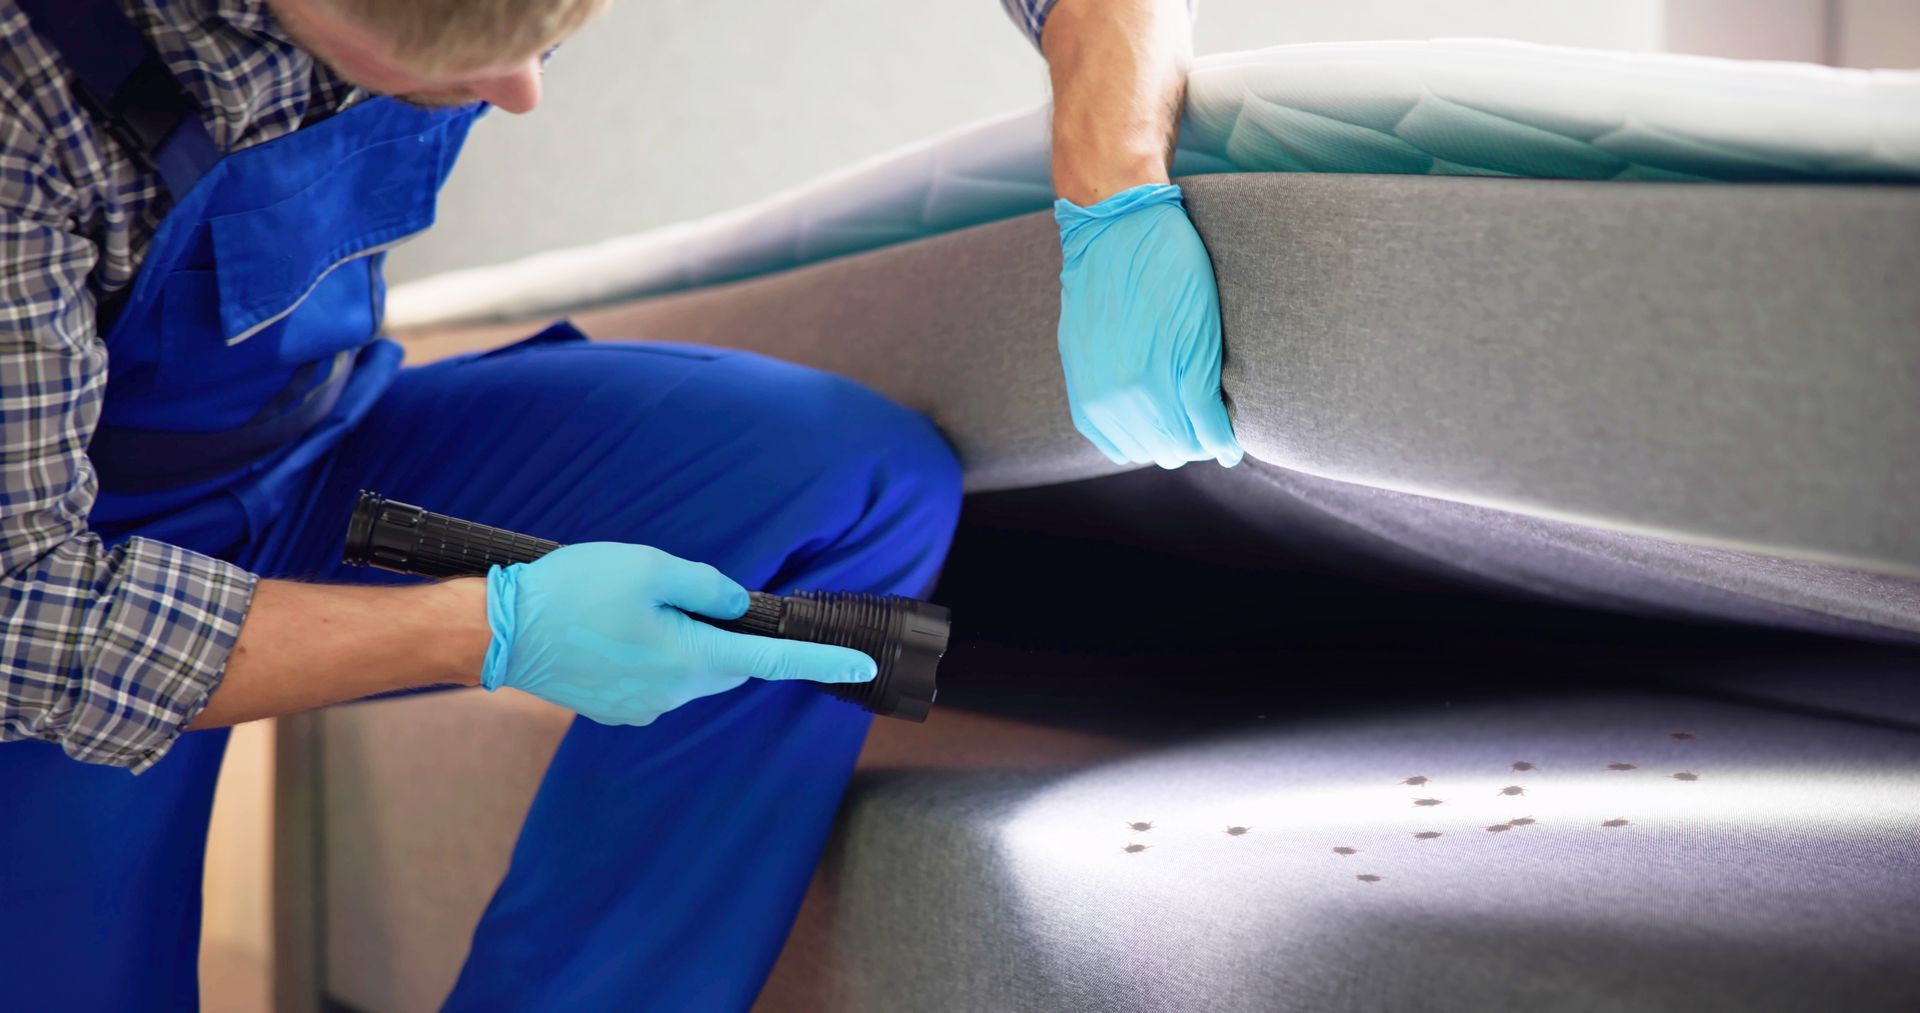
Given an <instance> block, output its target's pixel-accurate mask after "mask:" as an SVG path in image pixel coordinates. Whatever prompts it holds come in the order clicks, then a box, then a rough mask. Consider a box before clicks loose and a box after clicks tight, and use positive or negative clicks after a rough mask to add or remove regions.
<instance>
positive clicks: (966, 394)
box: [390, 42, 1920, 638]
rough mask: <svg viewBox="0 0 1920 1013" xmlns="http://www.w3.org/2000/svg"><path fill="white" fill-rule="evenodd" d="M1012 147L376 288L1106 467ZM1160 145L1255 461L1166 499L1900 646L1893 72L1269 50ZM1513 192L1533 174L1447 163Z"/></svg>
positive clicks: (1902, 97) (1903, 265) (1443, 50)
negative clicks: (709, 353) (1070, 377)
mask: <svg viewBox="0 0 1920 1013" xmlns="http://www.w3.org/2000/svg"><path fill="white" fill-rule="evenodd" d="M1044 134H1045V123H1044V119H1043V112H1042V111H1038V110H1036V111H1034V112H1032V113H1029V114H1024V115H1022V116H1019V117H1013V118H1008V119H1002V120H998V121H994V122H991V123H987V124H984V125H981V126H979V127H975V128H971V129H968V130H965V131H961V132H958V133H955V134H952V135H949V136H947V137H945V138H941V139H938V140H936V141H933V142H930V143H928V144H925V145H922V146H919V147H916V148H913V149H910V150H908V151H905V152H901V153H898V154H896V155H892V156H886V157H883V158H880V159H876V160H874V161H871V162H868V163H866V164H864V165H861V166H857V167H854V168H852V169H849V170H847V171H845V172H843V173H840V174H838V175H836V176H833V177H829V178H827V179H823V180H820V181H817V182H815V183H812V184H808V185H807V186H803V187H801V188H798V189H796V190H794V191H792V192H790V193H788V194H785V195H782V196H778V197H775V198H772V199H770V200H768V201H765V202H762V203H761V204H759V205H756V206H754V207H750V208H747V209H744V210H742V211H739V212H736V213H734V214H730V215H724V216H720V217H718V218H714V219H709V220H707V221H705V222H699V223H693V224H689V225H684V226H676V227H674V228H670V229H664V230H660V231H657V232H653V233H648V234H646V235H643V236H639V237H632V238H625V239H618V240H613V241H610V242H607V243H602V244H598V245H595V246H591V247H584V248H579V249H575V250H566V251H558V252H554V253H548V254H543V255H541V256H537V257H533V258H529V259H528V260H525V261H521V262H518V263H515V264H509V265H505V266H501V267H491V268H483V269H479V270H474V271H464V272H457V273H455V274H451V275H446V276H443V277H441V278H438V279H430V280H427V281H424V282H420V283H416V284H413V285H408V286H403V287H401V288H398V289H396V290H395V292H394V295H393V299H392V302H391V317H390V318H391V320H392V321H393V323H394V324H395V325H396V326H414V327H418V326H421V325H429V324H449V323H454V322H458V321H474V320H488V319H514V318H527V319H537V318H540V317H542V316H546V315H552V314H557V313H561V312H569V313H575V314H576V321H577V322H578V323H579V324H580V325H581V326H582V327H584V328H585V329H586V330H587V331H588V332H589V333H592V334H595V335H597V336H602V337H645V338H651V339H660V340H676V341H690V342H698V343H709V344H717V345H725V346H732V347H741V348H748V349H752V350H756V351H761V352H764V353H767V354H771V355H774V356H777V357H780V358H785V359H790V360H793V361H799V362H803V363H806V364H809V365H813V366H818V367H821V368H824V369H828V370H831V371H833V372H837V373H841V374H844V375H848V376H851V377H853V378H855V379H857V380H860V381H862V382H864V383H867V384H868V385H870V386H873V387H875V388H876V389H879V390H881V391H883V392H885V393H887V394H888V395H889V396H891V397H893V398H894V399H895V400H898V401H900V402H902V403H904V404H906V405H908V406H910V407H913V408H916V409H919V410H921V411H925V412H927V413H928V414H929V415H931V416H932V417H933V419H934V420H935V422H936V423H938V424H939V425H940V427H941V429H942V430H943V432H945V433H946V434H947V436H948V437H949V439H950V440H952V442H953V443H954V444H955V446H956V447H957V449H958V450H959V451H960V455H961V458H962V460H963V461H964V462H965V463H966V465H967V468H968V483H969V486H970V487H971V488H974V489H993V488H1007V487H1016V486H1026V485H1039V484H1050V483H1056V482H1062V481H1068V480H1073V479H1078V478H1087V477H1092V476H1096V475H1101V474H1107V473H1110V472H1112V471H1113V470H1115V466H1114V465H1112V464H1111V463H1109V462H1108V461H1107V460H1106V459H1105V458H1104V457H1103V456H1102V455H1100V454H1099V453H1098V452H1097V451H1095V450H1094V449H1093V448H1092V447H1091V446H1090V445H1088V444H1087V443H1086V442H1085V441H1084V440H1083V439H1082V438H1081V437H1080V436H1079V434H1078V433H1076V432H1075V431H1074V428H1073V426H1072V424H1071V422H1070V420H1069V418H1068V414H1067V409H1066V399H1065V397H1064V389H1063V381H1062V378H1061V374H1060V365H1059V360H1058V357H1057V353H1056V350H1055V336H1054V326H1055V320H1056V314H1057V312H1058V308H1059V298H1060V294H1059V289H1058V287H1057V285H1056V284H1055V283H1054V280H1053V278H1054V275H1055V273H1056V269H1057V266H1058V263H1059V261H1058V257H1059V248H1058V242H1057V237H1056V236H1055V234H1054V228H1053V223H1052V221H1051V219H1050V216H1047V215H1046V214H1045V213H1044V212H1042V211H1041V210H1040V209H1042V208H1044V207H1046V205H1047V200H1048V197H1049V191H1048V187H1047V185H1046V175H1045V173H1046V152H1045V143H1044ZM1182 145H1183V147H1182V150H1181V155H1180V157H1179V160H1178V162H1177V164H1176V170H1185V171H1197V170H1234V172H1232V173H1231V174H1226V175H1214V176H1206V177H1194V178H1189V179H1187V180H1185V186H1184V188H1185V190H1186V193H1187V198H1188V201H1187V202H1188V207H1189V210H1190V211H1191V213H1192V217H1193V220H1194V223H1195V225H1196V226H1197V227H1198V229H1199V231H1200V233H1201V235H1202V237H1203V238H1204V239H1205V240H1206V243H1207V247H1208V251H1209V253H1210V255H1211V257H1212V259H1213V262H1214V269H1215V273H1216V275H1217V277H1218V281H1219V289H1220V296H1221V312H1222V322H1223V327H1224V333H1225V339H1226V351H1227V358H1226V363H1225V368H1224V373H1223V379H1224V384H1225V390H1226V394H1227V397H1228V400H1229V403H1230V405H1231V406H1232V409H1233V418H1234V428H1235V432H1236V435H1237V436H1238V437H1239V439H1240V441H1241V443H1242V445H1243V446H1244V447H1245V448H1246V450H1247V454H1248V459H1249V466H1247V467H1245V468H1241V469H1235V470H1234V472H1232V473H1228V474H1224V475H1216V474H1213V472H1212V471H1211V470H1210V469H1194V468H1189V469H1187V473H1190V474H1187V473H1183V475H1184V476H1185V480H1187V481H1194V482H1200V483H1203V484H1204V485H1205V486H1206V487H1207V488H1209V489H1210V490H1211V491H1213V492H1215V493H1216V494H1217V495H1219V496H1220V497H1222V498H1223V499H1225V500H1226V501H1228V502H1230V503H1232V504H1234V506H1235V508H1236V509H1238V510H1242V511H1245V512H1251V513H1253V514H1257V515H1264V516H1267V517H1273V518H1281V517H1284V518H1287V519H1288V522H1289V523H1310V524H1313V525H1315V526H1316V527H1318V528H1321V529H1323V530H1324V533H1325V534H1326V535H1327V536H1328V537H1330V538H1337V539H1343V540H1348V541H1357V542H1363V543H1367V544H1370V545H1374V546H1376V547H1378V548H1380V549H1381V550H1382V551H1387V552H1393V553H1399V554H1407V555H1411V556H1412V557H1414V558H1416V559H1417V560H1418V561H1420V562H1421V563H1423V564H1424V565H1429V566H1437V567H1439V568H1442V569H1449V570H1453V571H1455V572H1462V571H1464V572H1465V573H1468V574H1471V575H1475V576H1478V577H1482V578H1486V579H1490V580H1493V581H1495V582H1498V583H1501V584H1504V585H1508V586H1520V587H1525V588H1529V589H1533V590H1537V591H1542V592H1546V593H1550V594H1553V595H1556V596H1560V597H1566V598H1572V599H1575V600H1579V601H1584V602H1589V603H1596V604H1604V605H1612V606H1619V607H1634V608H1655V609H1659V610H1674V609H1678V610H1680V611H1684V612H1690V613H1694V614H1708V615H1715V616H1722V617H1731V618H1738V619H1742V620H1746V621H1755V622H1763V623H1768V624H1776V625H1789V626H1796V627H1802V628H1816V629H1823V630H1834V631H1843V632H1849V633H1856V634H1867V635H1875V636H1888V635H1891V636H1897V637H1900V638H1910V637H1913V636H1915V635H1917V634H1920V580H1917V579H1916V578H1917V577H1920V412H1917V411H1915V410H1914V406H1915V405H1920V335H1916V330H1917V328H1916V323H1915V322H1916V321H1920V289H1917V288H1916V287H1915V286H1913V285H1912V284H1911V283H1910V275H1911V269H1910V265H1911V264H1913V263H1915V262H1920V186H1916V185H1915V182H1916V181H1920V73H1911V72H1885V71H1874V72H1868V71H1852V70H1836V69H1832V68H1822V67H1811V66H1800V65H1785V64H1754V63H1740V62H1734V61H1725V60H1710V59H1701V58H1692V57H1674V56H1643V55H1624V54H1613V53H1594V52H1585V51H1579V50H1570V49H1560V48H1552V47H1542V46H1530V45H1520V44H1513V43H1490V42H1437V43H1376V44H1361V45H1356V44H1340V45H1318V46H1291V47H1281V48H1278V49H1271V50H1265V51H1261V52H1258V53H1248V54H1239V55H1232V56H1223V57H1214V58H1210V59H1207V60H1203V61H1201V63H1200V65H1199V67H1198V68H1197V69H1196V71H1195V72H1194V75H1193V77H1192V81H1191V84H1190V94H1189V108H1188V115H1187V122H1186V126H1185V129H1184V133H1183V137H1182ZM1240 170H1285V171H1270V172H1253V171H1240ZM1301 170H1311V171H1301ZM1516 174H1518V175H1532V176H1552V177H1556V178H1553V179H1497V178H1496V179H1489V178H1471V177H1475V176H1479V177H1484V176H1499V175H1516ZM1675 180H1693V181H1695V182H1676V181H1675ZM1699 180H1716V181H1719V182H1711V183H1702V182H1697V181H1699ZM1623 181H1630V182H1623ZM1024 212H1032V213H1031V214H1024V215H1023V213H1024ZM1009 215H1015V216H1020V217H1015V218H1013V219H1011V220H1006V221H1000V222H994V223H992V224H988V225H985V226H982V227H976V228H962V227H963V226H971V225H975V224H976V223H981V222H987V221H988V220H990V219H997V218H1006V217H1007V216H1009ZM956 229H957V230H960V231H957V232H956V231H951V230H956ZM931 233H948V234H940V235H931ZM844 254H854V255H851V256H842V255H844ZM816 261H824V262H816ZM796 265H797V266H796ZM727 279H745V280H740V281H731V282H726V283H725V284H721V282H725V281H726V280H727ZM677 290H684V291H677ZM646 293H665V294H656V295H651V296H649V297H647V298H644V299H641V300H640V301H638V302H634V303H630V304H627V305H624V306H619V307H612V306H608V307H607V308H603V309H599V310H591V311H586V312H582V311H583V310H586V309H587V308H588V307H592V306H598V305H601V304H610V303H612V302H614V301H616V300H620V299H626V298H629V297H632V296H636V295H642V294H646ZM985 293H990V294H991V296H990V297H987V296H983V294H985Z"/></svg>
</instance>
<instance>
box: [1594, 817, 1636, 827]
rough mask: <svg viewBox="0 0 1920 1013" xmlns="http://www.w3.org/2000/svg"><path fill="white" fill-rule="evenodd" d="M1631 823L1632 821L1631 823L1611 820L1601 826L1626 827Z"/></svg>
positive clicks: (1622, 820)
mask: <svg viewBox="0 0 1920 1013" xmlns="http://www.w3.org/2000/svg"><path fill="white" fill-rule="evenodd" d="M1629 822H1631V821H1629V820H1624V819H1611V820H1608V821H1606V822H1605V823H1602V824H1600V825H1601V826H1603V827H1624V826H1626V825H1627V824H1628V823H1629Z"/></svg>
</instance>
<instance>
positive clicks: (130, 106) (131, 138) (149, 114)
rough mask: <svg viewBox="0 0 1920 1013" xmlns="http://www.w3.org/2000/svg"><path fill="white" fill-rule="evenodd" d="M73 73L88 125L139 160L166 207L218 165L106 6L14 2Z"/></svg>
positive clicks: (140, 42) (171, 86) (117, 13)
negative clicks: (162, 189)
mask: <svg viewBox="0 0 1920 1013" xmlns="http://www.w3.org/2000/svg"><path fill="white" fill-rule="evenodd" d="M16 2H18V3H19V5H20V9H21V10H23V11H25V12H26V15H27V20H29V21H31V22H32V23H33V30H34V31H35V32H37V33H38V34H39V35H40V38H41V39H43V40H45V41H46V42H48V43H50V44H51V45H52V46H53V47H54V48H55V49H58V50H59V51H60V55H61V56H62V57H64V58H65V59H66V61H67V66H68V68H70V69H71V70H72V71H73V78H74V81H73V86H74V92H75V94H76V95H77V97H78V98H79V99H80V101H81V103H82V104H83V105H85V106H86V107H87V110H88V112H90V113H91V114H92V115H93V117H94V120H95V122H96V123H98V124H99V125H100V126H101V127H102V128H104V129H106V130H107V131H108V132H109V133H111V134H113V136H114V137H115V138H116V139H118V140H119V141H120V143H121V144H124V145H126V147H127V148H128V150H130V151H132V152H133V153H134V154H135V155H136V156H138V157H140V158H143V159H145V160H146V162H147V163H148V164H149V165H151V166H152V167H153V169H154V171H155V172H157V173H159V174H160V178H161V179H162V180H163V181H165V183H166V184H167V189H168V190H169V191H170V192H171V193H172V194H173V198H174V200H176V201H177V200H179V199H180V198H182V197H184V196H186V193H187V191H188V190H191V189H193V184H194V183H196V182H198V181H199V179H200V177H201V176H204V175H206V172H207V170H208V169H211V168H213V164H214V163H215V162H218V161H219V160H220V151H219V149H217V148H215V147H214V145H213V138H212V137H209V136H208V135H207V127H206V124H205V123H203V122H202V121H201V119H200V104H199V103H198V102H195V101H194V100H193V96H191V95H188V94H187V92H186V89H184V88H182V87H181V86H180V82H178V81H176V80H174V77H173V72H172V71H170V70H168V69H167V65H166V63H165V62H164V61H162V60H161V59H160V57H159V56H158V55H156V54H155V53H154V52H153V51H152V49H150V48H149V47H148V46H147V42H146V39H145V38H144V37H142V36H141V34H140V31H139V29H137V28H135V27H134V25H133V23H132V22H131V21H129V20H127V16H126V14H125V13H123V12H122V11H121V10H120V5H119V4H117V3H115V2H114V0H16Z"/></svg>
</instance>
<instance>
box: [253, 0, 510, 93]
mask: <svg viewBox="0 0 1920 1013" xmlns="http://www.w3.org/2000/svg"><path fill="white" fill-rule="evenodd" d="M267 6H268V7H270V8H272V10H273V13H274V16H275V17H276V18H278V19H279V21H280V25H281V27H282V28H284V29H286V32H287V35H288V36H289V37H291V38H292V39H293V40H294V41H295V42H296V43H299V45H300V48H302V49H304V50H306V51H307V52H308V53H310V54H312V55H313V56H314V58H315V59H318V60H319V61H320V62H322V63H324V64H326V65H327V66H329V67H331V68H333V70H334V72H335V73H337V74H339V75H340V76H341V77H343V78H345V79H347V80H348V81H351V82H352V83H354V84H355V85H358V86H359V87H362V88H365V89H367V90H368V91H372V92H378V93H379V94H382V95H393V96H395V97H397V98H400V99H404V100H405V101H408V102H412V103H414V104H415V105H424V106H454V105H466V104H467V103H469V102H489V103H492V104H493V106H494V107H495V108H498V109H502V110H505V111H507V112H510V113H524V112H531V111H532V110H533V107H534V106H536V105H539V104H540V56H539V54H533V55H530V56H528V57H527V58H526V59H524V60H520V61H518V62H515V63H510V64H503V65H501V66H498V67H486V68H481V69H479V70H475V71H463V72H460V73H449V74H440V75H434V76H427V75H423V74H421V73H420V72H418V71H414V70H411V69H409V68H408V67H407V65H406V64H405V63H403V62H402V61H400V60H399V59H397V58H396V57H395V56H394V55H393V49H392V46H390V45H389V44H388V43H387V41H386V40H385V39H382V38H380V37H379V36H378V35H375V34H374V33H373V32H371V31H369V30H367V29H365V28H363V27H361V26H360V25H358V24H355V23H353V22H351V21H348V20H346V19H345V18H342V17H340V16H339V15H337V14H334V13H332V12H331V11H328V10H326V9H325V8H323V7H321V6H319V5H318V4H315V3H314V2H313V0H268V3H267Z"/></svg>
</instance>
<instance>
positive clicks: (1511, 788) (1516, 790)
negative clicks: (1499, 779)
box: [1494, 784, 1527, 795]
mask: <svg viewBox="0 0 1920 1013" xmlns="http://www.w3.org/2000/svg"><path fill="white" fill-rule="evenodd" d="M1526 793H1527V789H1525V788H1522V787H1520V786H1519V785H1517V784H1510V785H1507V786H1506V787H1505V788H1502V789H1500V790H1499V791H1496V792H1494V794H1495V795H1525V794H1526Z"/></svg>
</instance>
